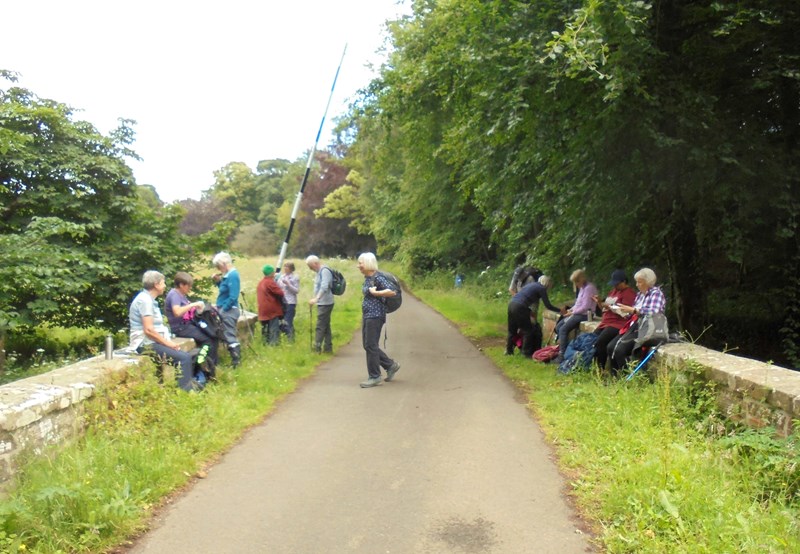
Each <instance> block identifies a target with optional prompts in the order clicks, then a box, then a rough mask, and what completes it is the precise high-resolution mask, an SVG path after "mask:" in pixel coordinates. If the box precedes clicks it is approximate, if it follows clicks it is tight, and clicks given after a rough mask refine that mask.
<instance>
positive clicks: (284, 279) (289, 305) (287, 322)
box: [278, 262, 300, 342]
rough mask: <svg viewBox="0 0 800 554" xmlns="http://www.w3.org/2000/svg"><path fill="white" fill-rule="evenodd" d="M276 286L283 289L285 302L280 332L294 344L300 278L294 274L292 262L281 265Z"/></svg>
mask: <svg viewBox="0 0 800 554" xmlns="http://www.w3.org/2000/svg"><path fill="white" fill-rule="evenodd" d="M278 284H279V285H280V286H281V288H282V289H283V297H284V299H285V300H286V310H285V311H284V313H283V327H281V331H283V332H284V333H285V334H286V338H287V339H289V342H294V316H295V314H296V313H297V293H298V292H300V277H298V276H297V273H295V267H294V264H293V263H292V262H286V263H285V264H283V272H282V273H281V276H280V278H279V279H278Z"/></svg>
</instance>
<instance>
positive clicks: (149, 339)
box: [128, 270, 202, 391]
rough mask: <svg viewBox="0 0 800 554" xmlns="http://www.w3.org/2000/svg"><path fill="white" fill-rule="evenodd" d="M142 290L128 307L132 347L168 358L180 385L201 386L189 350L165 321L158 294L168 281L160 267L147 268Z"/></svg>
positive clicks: (187, 387) (192, 388)
mask: <svg viewBox="0 0 800 554" xmlns="http://www.w3.org/2000/svg"><path fill="white" fill-rule="evenodd" d="M142 287H143V290H142V291H141V292H139V294H137V295H136V297H135V298H134V299H133V302H131V306H130V310H129V311H128V320H129V322H130V326H131V331H130V347H131V349H133V350H135V351H136V352H138V353H139V354H143V353H145V352H148V351H149V352H153V353H154V354H155V355H157V356H158V357H159V358H160V359H162V360H167V361H169V362H170V363H171V364H172V365H174V366H176V367H177V368H178V371H179V377H178V386H179V387H180V388H181V389H183V390H185V391H192V390H199V389H201V388H202V386H201V385H200V384H199V383H198V382H197V381H195V379H194V363H193V361H192V356H191V354H189V353H188V352H184V351H182V350H181V349H180V346H179V345H178V344H177V343H175V342H174V341H173V340H172V339H171V338H170V335H169V329H167V327H166V326H165V325H164V318H163V316H162V315H161V309H160V308H159V307H158V302H156V298H158V297H159V296H161V295H162V294H164V291H165V290H166V288H167V285H166V283H165V280H164V275H162V274H161V273H159V272H158V271H154V270H150V271H145V273H144V275H143V276H142Z"/></svg>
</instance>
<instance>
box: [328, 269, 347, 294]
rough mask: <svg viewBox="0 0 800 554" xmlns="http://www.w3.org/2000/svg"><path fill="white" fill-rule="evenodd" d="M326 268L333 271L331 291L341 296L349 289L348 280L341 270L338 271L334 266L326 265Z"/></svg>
mask: <svg viewBox="0 0 800 554" xmlns="http://www.w3.org/2000/svg"><path fill="white" fill-rule="evenodd" d="M325 269H327V270H328V271H330V272H331V292H332V293H333V294H335V295H336V296H341V295H343V294H344V291H345V290H346V289H347V280H346V279H345V278H344V275H342V274H341V272H339V271H336V270H335V269H333V268H332V267H328V266H325Z"/></svg>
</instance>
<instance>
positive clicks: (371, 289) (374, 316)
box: [358, 252, 400, 389]
mask: <svg viewBox="0 0 800 554" xmlns="http://www.w3.org/2000/svg"><path fill="white" fill-rule="evenodd" d="M358 270H359V271H360V272H361V274H362V275H363V276H364V284H363V285H362V287H361V292H362V294H363V295H364V299H363V300H362V301H361V317H362V320H361V344H362V345H363V346H364V350H365V351H366V353H367V374H368V375H367V377H368V379H367V380H366V381H363V382H362V383H361V388H362V389H366V388H370V387H374V386H376V385H380V384H381V368H383V369H384V370H386V381H387V382H388V381H391V380H392V379H393V378H394V375H395V373H397V372H398V371H399V370H400V364H398V363H397V362H396V361H394V360H393V359H391V358H390V357H389V356H387V355H386V352H384V351H383V350H381V345H380V344H381V340H380V339H381V329H382V328H383V324H384V323H386V304H385V303H384V300H383V299H384V298H388V297H391V296H395V295H397V292H396V291H395V290H394V288H392V283H391V282H390V281H389V279H387V278H386V277H385V276H384V275H382V274H381V273H380V272H379V271H378V260H377V259H376V258H375V254H373V253H372V252H365V253H363V254H361V255H360V256H359V257H358Z"/></svg>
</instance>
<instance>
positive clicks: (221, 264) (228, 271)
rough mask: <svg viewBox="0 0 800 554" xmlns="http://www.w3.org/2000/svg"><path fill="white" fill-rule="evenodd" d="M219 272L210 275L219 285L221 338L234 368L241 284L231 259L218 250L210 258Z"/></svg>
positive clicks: (237, 352) (237, 353)
mask: <svg viewBox="0 0 800 554" xmlns="http://www.w3.org/2000/svg"><path fill="white" fill-rule="evenodd" d="M211 263H213V264H214V267H216V268H217V270H218V271H219V273H215V274H214V275H213V276H212V279H213V280H214V284H215V285H217V287H219V293H218V294H217V311H219V318H220V319H221V320H222V329H223V335H222V338H223V340H224V341H225V344H226V345H227V346H228V353H229V354H230V355H231V365H232V366H233V367H234V368H236V367H237V366H238V365H239V362H240V361H241V356H242V348H241V346H240V345H239V333H238V329H237V324H238V322H239V314H240V313H241V312H240V311H239V291H240V290H241V287H242V284H241V280H240V279H239V272H238V271H237V270H236V268H235V267H233V259H232V258H231V255H230V254H228V253H227V252H219V253H218V254H217V255H216V256H214V259H213V260H211Z"/></svg>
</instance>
